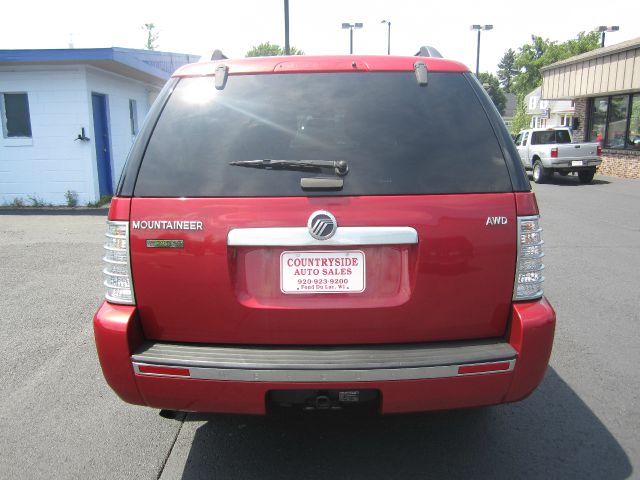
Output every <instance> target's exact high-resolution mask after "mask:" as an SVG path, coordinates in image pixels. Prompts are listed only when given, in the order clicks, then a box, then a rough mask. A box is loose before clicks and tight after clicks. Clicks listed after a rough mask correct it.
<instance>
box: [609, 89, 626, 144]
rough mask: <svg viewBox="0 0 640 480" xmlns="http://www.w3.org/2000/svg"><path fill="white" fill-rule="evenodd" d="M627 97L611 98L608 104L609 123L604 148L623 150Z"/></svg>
mask: <svg viewBox="0 0 640 480" xmlns="http://www.w3.org/2000/svg"><path fill="white" fill-rule="evenodd" d="M628 110H629V96H628V95H620V96H617V97H611V103H610V104H609V123H608V125H607V141H606V142H605V144H604V146H605V147H606V148H624V137H625V135H624V134H625V131H626V130H627V114H628Z"/></svg>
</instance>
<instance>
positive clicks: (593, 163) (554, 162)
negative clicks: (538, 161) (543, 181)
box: [543, 158, 602, 172]
mask: <svg viewBox="0 0 640 480" xmlns="http://www.w3.org/2000/svg"><path fill="white" fill-rule="evenodd" d="M580 161H582V165H573V161H572V160H571V159H569V160H567V159H561V158H550V159H547V161H546V162H543V166H544V167H545V168H549V169H553V170H564V171H571V172H577V171H580V170H591V169H593V168H594V167H599V166H600V164H601V163H602V160H600V159H589V160H580Z"/></svg>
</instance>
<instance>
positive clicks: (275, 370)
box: [94, 299, 555, 414]
mask: <svg viewBox="0 0 640 480" xmlns="http://www.w3.org/2000/svg"><path fill="white" fill-rule="evenodd" d="M554 328H555V312H554V311H553V309H552V308H551V306H550V305H549V303H548V302H547V301H546V300H545V299H542V300H540V301H536V302H525V303H519V304H515V305H514V306H513V309H512V319H511V324H510V331H509V334H508V338H507V339H506V341H505V340H485V341H478V342H475V343H474V342H455V343H453V342H452V343H447V344H437V345H433V344H432V345H422V346H420V345H414V346H373V347H372V346H369V347H348V348H343V347H326V348H316V349H312V350H310V349H308V348H304V349H296V348H291V349H287V350H282V349H276V348H268V349H264V348H244V347H239V348H226V347H214V346H185V345H169V344H161V343H153V342H146V341H145V340H144V338H143V335H142V330H141V328H140V326H139V322H138V319H137V311H136V308H135V307H129V306H121V305H112V304H109V303H106V302H105V303H103V304H102V306H101V307H100V309H99V310H98V312H97V313H96V315H95V317H94V332H95V337H96V346H97V349H98V356H99V359H100V364H101V366H102V370H103V373H104V376H105V378H106V380H107V382H108V383H109V385H110V386H111V387H112V388H113V389H114V390H115V392H116V393H117V394H118V395H119V396H120V397H121V398H122V399H123V400H125V401H126V402H129V403H133V404H139V405H147V406H150V407H154V408H161V409H172V410H183V411H201V412H225V413H245V414H263V413H265V411H266V397H267V393H268V392H269V391H271V390H287V389H295V390H298V389H308V390H314V389H331V390H354V389H376V390H379V391H380V394H381V397H382V405H381V409H382V413H400V412H418V411H427V410H442V409H450V408H462V407H473V406H482V405H492V404H498V403H504V402H511V401H517V400H520V399H522V398H524V397H526V396H527V395H529V394H530V393H531V392H532V391H533V390H534V389H535V388H536V386H537V385H538V384H539V383H540V381H541V380H542V378H543V376H544V372H545V370H546V367H547V363H548V361H549V355H550V354H551V347H552V343H553V334H554Z"/></svg>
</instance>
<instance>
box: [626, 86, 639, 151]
mask: <svg viewBox="0 0 640 480" xmlns="http://www.w3.org/2000/svg"><path fill="white" fill-rule="evenodd" d="M627 142H628V143H627V146H628V148H631V149H633V150H640V93H636V94H635V95H634V96H633V99H632V100H631V116H630V118H629V136H628V137H627Z"/></svg>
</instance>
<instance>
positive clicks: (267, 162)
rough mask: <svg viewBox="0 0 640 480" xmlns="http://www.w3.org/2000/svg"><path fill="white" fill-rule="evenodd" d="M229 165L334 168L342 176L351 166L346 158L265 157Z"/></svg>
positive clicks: (269, 167)
mask: <svg viewBox="0 0 640 480" xmlns="http://www.w3.org/2000/svg"><path fill="white" fill-rule="evenodd" d="M229 165H238V166H240V167H253V168H266V169H273V170H277V169H282V170H298V169H300V170H309V169H320V168H333V169H334V170H335V172H336V174H337V175H340V176H341V177H342V176H344V175H346V174H347V173H349V166H348V165H347V162H346V161H345V160H272V159H270V158H263V159H259V160H237V161H235V162H229Z"/></svg>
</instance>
